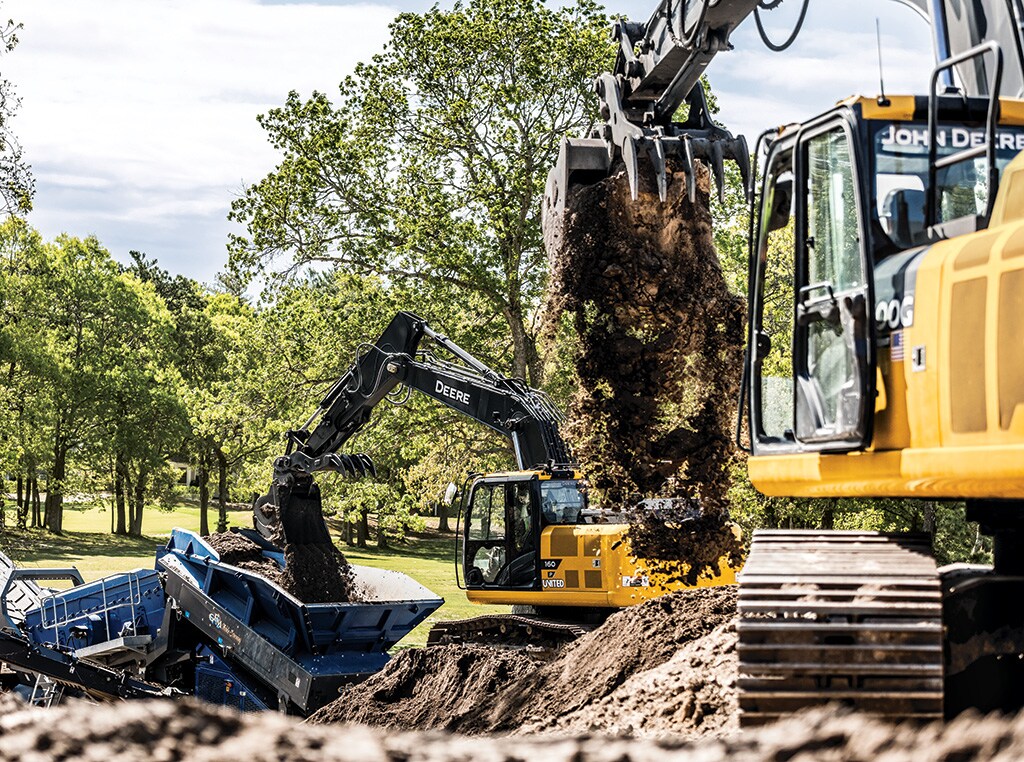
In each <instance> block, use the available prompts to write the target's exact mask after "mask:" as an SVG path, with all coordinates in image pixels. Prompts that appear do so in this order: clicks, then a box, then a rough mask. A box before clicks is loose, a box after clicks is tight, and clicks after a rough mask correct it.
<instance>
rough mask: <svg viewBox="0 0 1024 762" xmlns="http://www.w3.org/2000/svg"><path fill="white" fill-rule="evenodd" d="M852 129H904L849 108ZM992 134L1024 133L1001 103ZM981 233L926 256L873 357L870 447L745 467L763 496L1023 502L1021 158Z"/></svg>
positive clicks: (869, 110)
mask: <svg viewBox="0 0 1024 762" xmlns="http://www.w3.org/2000/svg"><path fill="white" fill-rule="evenodd" d="M839 108H845V109H855V110H856V116H857V118H860V119H864V120H870V119H882V118H884V119H886V120H889V121H893V120H898V119H901V118H905V119H909V118H910V117H911V115H912V113H913V110H914V109H913V99H912V98H893V99H892V103H891V105H890V106H889V107H888V108H882V107H880V106H878V104H877V103H875V101H874V100H869V99H851V100H850V101H846V102H844V103H842V104H840V106H839ZM1001 114H1002V117H1001V120H1000V125H1021V124H1024V104H1022V103H1021V102H1020V101H1011V100H1007V99H1003V101H1002V108H1001ZM996 198H997V200H996V203H995V206H994V210H993V214H992V218H991V220H990V224H989V227H988V228H987V229H984V230H981V231H978V232H974V233H969V234H966V235H961V236H957V237H953V238H949V239H947V240H942V241H939V242H936V243H934V244H932V245H930V246H928V247H927V248H926V249H925V250H924V251H923V253H922V254H921V256H920V259H919V261H918V263H917V280H916V290H915V293H914V298H913V304H912V310H913V319H912V324H910V325H906V326H905V327H903V328H902V337H901V338H902V347H901V348H900V350H901V351H899V352H896V351H894V350H893V348H892V347H881V348H879V349H878V351H877V355H876V362H877V372H876V381H875V394H876V397H875V404H874V422H873V424H874V425H873V436H872V438H871V442H870V444H869V446H868V447H866V448H865V449H863V450H860V451H856V452H848V453H827V452H799V453H785V454H777V455H776V454H764V455H758V456H757V457H752V458H750V459H749V461H748V468H749V475H750V479H751V481H752V482H753V484H754V486H755V487H756V488H757V489H758V490H760V491H761V492H763V493H764V494H766V495H780V496H782V495H784V496H804V497H840V496H873V497H883V496H894V497H896V496H902V497H922V498H942V497H949V498H1024V330H1022V328H1021V319H1022V318H1024V154H1020V155H1018V156H1017V158H1016V159H1014V160H1013V161H1012V162H1011V163H1010V164H1009V165H1008V166H1007V167H1006V168H1005V169H1004V171H1003V173H1002V180H1001V183H1000V186H999V191H998V195H997V197H996Z"/></svg>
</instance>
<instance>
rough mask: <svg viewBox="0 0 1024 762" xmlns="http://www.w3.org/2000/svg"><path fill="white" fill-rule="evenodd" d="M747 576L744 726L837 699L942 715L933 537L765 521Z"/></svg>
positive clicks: (877, 710)
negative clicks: (768, 525)
mask: <svg viewBox="0 0 1024 762" xmlns="http://www.w3.org/2000/svg"><path fill="white" fill-rule="evenodd" d="M739 584H740V592H739V602H738V608H739V616H740V619H739V624H738V626H737V630H738V634H739V647H738V650H739V661H740V664H739V672H740V679H739V683H738V685H739V688H740V709H741V714H740V722H741V724H742V725H744V726H749V725H756V724H762V723H765V722H771V721H774V720H776V719H778V718H779V717H782V716H785V715H787V714H790V713H792V712H794V711H797V710H799V709H802V708H804V707H807V706H817V705H823V704H827V703H832V702H835V703H840V704H843V705H847V706H851V707H854V708H856V709H858V710H860V711H864V712H867V713H870V714H875V715H879V716H883V717H886V718H888V719H893V720H902V719H925V720H926V719H938V718H941V717H942V670H943V667H942V593H941V589H940V586H939V577H938V574H937V572H936V568H935V561H934V559H933V558H932V557H931V551H930V544H929V538H928V536H927V535H897V534H883V533H880V532H822V531H793V530H771V531H763V530H762V531H758V532H756V533H755V534H754V537H753V540H752V543H751V551H750V555H749V557H748V559H747V562H746V565H745V566H744V568H743V571H742V572H741V573H740V575H739Z"/></svg>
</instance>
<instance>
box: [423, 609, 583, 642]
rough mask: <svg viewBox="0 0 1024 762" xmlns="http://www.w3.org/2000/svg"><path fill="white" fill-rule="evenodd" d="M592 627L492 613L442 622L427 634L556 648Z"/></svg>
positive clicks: (434, 637) (441, 639)
mask: <svg viewBox="0 0 1024 762" xmlns="http://www.w3.org/2000/svg"><path fill="white" fill-rule="evenodd" d="M591 629H593V627H588V626H587V625H584V624H575V623H571V622H555V621H552V620H550V619H543V618H540V617H534V616H522V615H520V614H491V615H487V616H477V617H473V618H471V619H456V620H452V621H448V622H438V623H437V624H435V625H434V626H433V627H432V628H431V629H430V634H429V635H427V645H428V646H438V645H448V644H453V643H478V644H481V645H489V646H499V647H502V648H539V649H556V648H559V647H561V646H563V645H565V644H566V643H571V642H572V641H574V640H576V638H578V637H580V636H581V635H584V634H586V633H587V632H589V631H590V630H591Z"/></svg>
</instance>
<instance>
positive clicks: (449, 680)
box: [309, 646, 536, 732]
mask: <svg viewBox="0 0 1024 762" xmlns="http://www.w3.org/2000/svg"><path fill="white" fill-rule="evenodd" d="M535 669H536V665H535V664H534V662H533V661H532V660H531V659H530V658H529V657H528V656H526V654H525V653H523V652H521V651H511V650H507V651H506V650H498V649H494V648H488V647H485V646H437V647H433V648H410V649H408V650H405V651H401V652H400V653H399V654H398V655H396V656H395V658H394V659H392V660H391V662H390V663H389V664H388V665H387V667H385V669H384V672H381V673H378V674H377V675H374V676H373V677H371V678H370V679H369V680H368V681H366V682H364V683H361V684H360V685H358V686H353V687H351V688H348V689H347V690H346V691H345V692H344V693H342V695H341V697H340V698H339V699H337V700H336V701H335V702H334V703H332V704H329V705H328V706H325V707H324V708H322V709H321V710H320V711H318V712H317V713H316V714H314V715H313V716H312V717H310V719H309V722H311V723H312V724H314V725H320V724H326V723H338V722H347V723H361V724H365V725H376V726H378V727H386V728H398V729H403V730H409V729H412V728H416V729H431V730H434V729H437V730H450V731H463V732H476V731H478V730H479V729H482V728H485V727H487V725H488V724H489V721H488V720H487V719H486V715H487V713H488V712H489V711H490V710H491V709H492V708H493V701H494V697H495V696H496V695H498V694H499V693H500V692H501V691H503V690H504V689H505V688H506V687H507V686H508V685H510V684H512V683H516V682H518V681H520V680H523V679H524V678H526V676H527V675H528V674H530V673H531V672H533V671H534V670H535Z"/></svg>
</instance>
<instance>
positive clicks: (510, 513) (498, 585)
mask: <svg viewBox="0 0 1024 762" xmlns="http://www.w3.org/2000/svg"><path fill="white" fill-rule="evenodd" d="M540 476H544V477H545V478H543V479H541V478H539V477H540ZM585 508H586V497H585V494H584V491H583V490H582V488H581V483H580V480H579V478H578V477H577V476H576V475H574V474H572V473H566V474H559V475H552V474H549V473H545V472H536V471H524V472H515V473H510V474H508V473H506V474H493V475H488V476H483V477H480V478H478V479H476V480H475V481H474V482H473V484H472V486H471V488H470V491H469V494H468V496H467V499H466V500H465V503H464V514H463V522H462V538H461V539H462V549H463V552H462V574H463V577H464V579H465V584H466V587H467V589H495V590H497V589H521V590H522V589H526V590H532V589H539V588H540V585H541V583H540V580H541V568H540V567H541V563H540V557H539V553H538V550H539V549H540V546H541V533H542V532H543V531H544V529H545V528H547V527H549V526H553V525H566V524H576V523H577V522H579V521H580V520H581V518H582V512H583V511H584V510H585Z"/></svg>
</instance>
